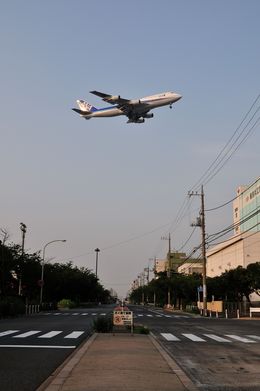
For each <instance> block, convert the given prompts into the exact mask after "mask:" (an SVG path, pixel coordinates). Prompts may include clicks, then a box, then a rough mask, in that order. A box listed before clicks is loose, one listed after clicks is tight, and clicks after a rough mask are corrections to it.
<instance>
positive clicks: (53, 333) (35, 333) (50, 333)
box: [0, 330, 85, 339]
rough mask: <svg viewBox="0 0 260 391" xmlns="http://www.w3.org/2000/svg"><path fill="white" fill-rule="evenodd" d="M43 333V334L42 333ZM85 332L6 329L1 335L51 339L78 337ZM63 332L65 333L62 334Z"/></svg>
mask: <svg viewBox="0 0 260 391" xmlns="http://www.w3.org/2000/svg"><path fill="white" fill-rule="evenodd" d="M42 333H43V334H42ZM84 333H85V331H84V330H74V331H71V332H69V333H67V332H64V331H61V330H51V331H48V332H43V331H40V330H28V331H25V332H24V331H23V332H21V331H20V330H6V331H2V332H0V338H1V337H10V338H18V339H20V338H23V339H25V338H29V337H33V336H35V337H36V338H44V339H51V338H54V337H56V336H58V335H59V336H62V338H64V339H77V338H79V337H80V336H81V335H83V334H84ZM62 334H63V335H62Z"/></svg>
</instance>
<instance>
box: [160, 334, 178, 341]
mask: <svg viewBox="0 0 260 391" xmlns="http://www.w3.org/2000/svg"><path fill="white" fill-rule="evenodd" d="M161 335H162V336H163V337H164V338H165V339H166V340H167V341H180V339H179V338H177V337H175V335H173V334H171V333H161Z"/></svg>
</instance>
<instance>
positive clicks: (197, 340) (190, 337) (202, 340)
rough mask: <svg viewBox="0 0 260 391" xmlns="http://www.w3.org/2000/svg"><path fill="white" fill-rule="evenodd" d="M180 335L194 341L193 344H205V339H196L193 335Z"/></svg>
mask: <svg viewBox="0 0 260 391" xmlns="http://www.w3.org/2000/svg"><path fill="white" fill-rule="evenodd" d="M182 335H184V337H186V338H189V339H190V340H191V341H194V342H206V341H205V339H202V338H200V337H197V336H196V335H194V334H182Z"/></svg>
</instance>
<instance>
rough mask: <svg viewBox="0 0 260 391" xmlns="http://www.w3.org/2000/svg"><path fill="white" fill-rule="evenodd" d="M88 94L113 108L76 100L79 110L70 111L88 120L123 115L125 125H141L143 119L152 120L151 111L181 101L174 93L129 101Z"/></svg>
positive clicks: (96, 93)
mask: <svg viewBox="0 0 260 391" xmlns="http://www.w3.org/2000/svg"><path fill="white" fill-rule="evenodd" d="M90 93H91V94H94V95H97V96H99V97H101V98H102V100H104V101H105V102H108V103H110V104H112V105H113V106H109V107H105V108H103V109H97V108H96V107H94V106H92V105H91V104H89V103H87V102H85V101H84V100H82V99H79V100H77V104H78V106H79V109H75V108H74V109H72V110H74V111H76V113H78V114H80V116H81V117H83V118H85V119H90V118H94V117H115V116H117V115H125V116H127V117H128V121H127V123H131V122H134V123H136V124H141V123H143V122H144V121H145V118H153V113H149V111H150V110H151V109H155V108H157V107H161V106H167V105H169V106H170V108H172V104H173V103H175V102H177V101H178V100H179V99H181V95H179V94H176V93H175V92H162V93H161V94H156V95H151V96H146V97H145V98H141V99H131V100H129V99H124V98H121V97H120V95H115V96H113V95H108V94H104V93H103V92H99V91H90Z"/></svg>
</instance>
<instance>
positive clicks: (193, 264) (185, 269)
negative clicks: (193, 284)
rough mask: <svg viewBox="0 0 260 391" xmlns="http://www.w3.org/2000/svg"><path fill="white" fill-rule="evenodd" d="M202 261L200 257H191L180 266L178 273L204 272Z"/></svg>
mask: <svg viewBox="0 0 260 391" xmlns="http://www.w3.org/2000/svg"><path fill="white" fill-rule="evenodd" d="M202 269H203V266H202V261H201V260H200V259H189V260H187V261H185V262H184V263H183V264H181V265H180V266H179V267H178V273H183V274H193V273H198V274H202Z"/></svg>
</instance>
